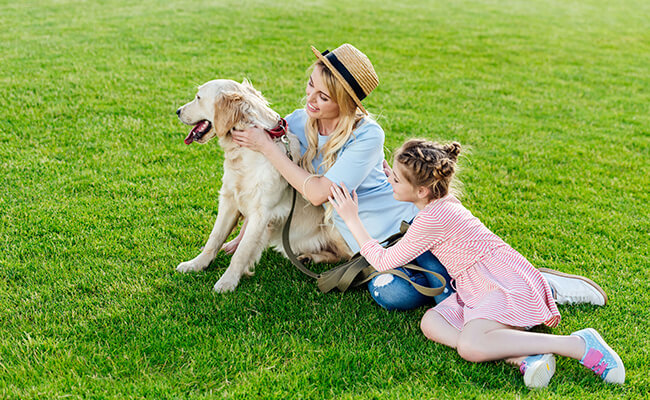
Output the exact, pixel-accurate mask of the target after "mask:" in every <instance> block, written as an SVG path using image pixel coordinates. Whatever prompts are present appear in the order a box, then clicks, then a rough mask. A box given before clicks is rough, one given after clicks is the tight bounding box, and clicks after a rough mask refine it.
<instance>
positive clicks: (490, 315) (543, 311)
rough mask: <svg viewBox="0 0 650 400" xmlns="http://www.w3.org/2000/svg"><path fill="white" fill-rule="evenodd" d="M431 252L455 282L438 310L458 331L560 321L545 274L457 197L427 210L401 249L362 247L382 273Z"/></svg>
mask: <svg viewBox="0 0 650 400" xmlns="http://www.w3.org/2000/svg"><path fill="white" fill-rule="evenodd" d="M425 251H431V252H432V253H433V254H434V255H435V256H436V257H438V259H439V260H440V262H441V263H442V264H443V265H444V266H445V268H447V271H448V272H449V276H451V278H452V284H454V283H455V289H456V290H457V293H454V294H452V295H451V296H449V297H447V298H446V299H445V300H444V301H442V302H441V303H440V304H438V305H436V306H435V307H434V310H436V311H437V312H438V313H440V314H441V315H442V316H443V317H444V318H445V319H446V320H447V321H448V322H449V323H450V324H451V325H452V326H454V327H456V328H457V329H458V330H462V329H463V326H464V325H465V324H466V323H467V322H469V321H471V320H473V319H478V318H483V319H489V320H493V321H497V322H500V323H502V324H506V325H510V326H518V327H527V326H534V325H539V324H541V323H544V324H545V325H548V326H551V327H554V326H557V324H558V323H559V322H560V313H559V312H558V310H557V306H556V305H555V301H554V300H553V296H552V294H551V288H550V287H549V286H548V283H547V282H546V280H545V279H544V277H543V276H542V274H541V273H540V272H539V271H538V270H537V269H536V268H535V267H533V266H532V265H531V264H530V263H529V262H528V260H526V259H525V258H524V257H523V256H522V255H521V254H519V253H517V252H516V251H515V250H514V249H513V248H511V247H510V246H509V245H508V244H507V243H505V242H504V241H503V240H501V238H499V237H498V236H497V235H495V234H494V233H492V232H491V231H490V230H489V229H488V228H486V227H485V225H483V223H481V221H479V219H478V218H476V217H475V216H473V215H472V213H471V212H470V211H469V210H468V209H466V208H465V207H463V205H462V204H461V203H460V201H458V199H456V198H455V197H454V196H452V195H447V196H445V197H443V198H441V199H437V200H434V201H432V202H431V203H429V204H428V205H427V206H426V207H425V208H424V209H422V210H421V211H420V212H419V213H418V215H417V217H416V218H415V220H414V221H413V224H412V225H411V227H410V228H409V230H408V231H407V232H406V234H405V235H404V237H403V238H402V239H401V240H400V241H399V242H398V243H397V244H396V245H394V246H392V247H390V248H388V249H384V248H383V247H381V246H380V245H379V243H377V241H376V240H369V241H367V242H366V243H364V244H363V246H361V254H362V255H363V256H364V257H365V258H366V259H367V260H368V262H369V263H370V264H371V265H372V266H374V267H375V268H376V269H377V270H378V271H386V270H389V269H392V268H397V267H400V266H403V265H404V264H407V263H409V262H411V261H412V260H413V259H415V258H416V257H417V256H419V255H421V254H422V253H424V252H425Z"/></svg>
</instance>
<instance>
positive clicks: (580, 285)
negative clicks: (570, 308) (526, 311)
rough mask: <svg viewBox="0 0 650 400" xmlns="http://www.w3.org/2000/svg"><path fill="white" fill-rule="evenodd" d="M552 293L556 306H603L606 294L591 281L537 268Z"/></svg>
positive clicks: (582, 277)
mask: <svg viewBox="0 0 650 400" xmlns="http://www.w3.org/2000/svg"><path fill="white" fill-rule="evenodd" d="M538 269H539V272H541V273H542V276H544V279H546V281H547V282H548V284H549V286H550V287H551V289H552V291H553V298H554V299H555V302H556V303H558V304H593V305H596V306H604V305H605V304H606V303H607V294H606V293H605V291H604V290H603V289H602V288H601V287H600V286H598V284H597V283H596V282H594V281H592V280H591V279H588V278H585V277H584V276H580V275H571V274H565V273H564V272H560V271H556V270H554V269H550V268H538Z"/></svg>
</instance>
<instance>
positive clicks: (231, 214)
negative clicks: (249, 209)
mask: <svg viewBox="0 0 650 400" xmlns="http://www.w3.org/2000/svg"><path fill="white" fill-rule="evenodd" d="M239 216H240V213H239V210H238V209H237V208H236V207H234V204H233V202H231V201H227V200H225V198H221V199H220V201H219V213H218V214H217V220H216V222H215V223H214V227H213V228H212V232H210V237H209V238H208V242H207V243H206V244H205V247H204V248H203V251H202V252H201V254H199V255H198V256H196V257H195V258H194V259H192V260H190V261H185V262H182V263H180V264H178V267H176V270H177V271H180V272H189V271H203V270H204V269H206V268H207V267H208V266H209V265H210V263H211V262H212V260H214V258H215V257H216V255H217V252H218V251H219V249H220V248H221V245H222V244H223V242H225V241H226V239H227V238H228V235H230V232H232V230H233V228H234V227H235V224H237V221H238V220H239Z"/></svg>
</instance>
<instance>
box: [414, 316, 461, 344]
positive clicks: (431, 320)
mask: <svg viewBox="0 0 650 400" xmlns="http://www.w3.org/2000/svg"><path fill="white" fill-rule="evenodd" d="M420 329H421V330H422V333H424V336H426V337H427V338H429V339H430V340H433V341H434V342H436V343H440V344H444V345H445V346H449V347H451V348H453V349H455V348H456V345H457V343H458V336H459V335H460V331H459V330H458V329H456V328H455V327H454V326H453V325H451V324H450V323H449V322H447V320H446V319H445V318H444V317H443V316H442V315H440V313H438V312H437V311H436V310H434V309H433V308H432V309H430V310H429V311H427V312H426V313H425V314H424V316H423V317H422V321H420Z"/></svg>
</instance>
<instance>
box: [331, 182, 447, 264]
mask: <svg viewBox="0 0 650 400" xmlns="http://www.w3.org/2000/svg"><path fill="white" fill-rule="evenodd" d="M331 191H332V195H331V196H330V199H329V200H330V204H332V206H333V207H334V209H335V210H336V212H337V213H338V214H339V216H340V217H341V218H342V219H343V221H344V222H345V224H346V225H347V226H348V228H350V232H351V233H352V235H353V236H354V238H355V240H356V241H357V243H358V244H359V247H360V248H361V254H362V255H363V256H364V257H365V258H366V260H368V262H369V263H370V264H371V265H372V266H373V267H375V269H376V270H377V271H386V270H389V269H393V268H398V267H402V266H404V265H405V264H407V263H409V262H411V261H413V260H414V259H415V258H416V257H418V256H420V255H421V254H423V253H424V252H425V251H429V250H431V249H432V248H433V247H434V246H435V245H436V244H438V243H440V242H442V240H443V235H442V230H441V229H439V227H438V226H437V225H436V224H435V223H434V222H433V221H432V218H428V216H424V215H421V216H420V217H419V218H417V219H416V220H415V221H414V222H413V224H412V225H411V227H410V228H409V230H408V231H407V232H406V234H405V235H404V237H403V238H402V239H401V240H400V241H399V242H397V244H395V245H394V246H391V247H389V248H387V249H384V248H383V247H381V245H380V244H379V243H378V242H377V240H375V239H373V238H372V237H371V236H370V235H369V234H368V232H367V231H366V229H365V227H364V226H363V223H362V222H361V219H360V218H359V211H358V210H359V208H358V203H357V197H356V193H353V194H352V195H350V193H349V192H348V191H347V189H346V188H345V185H342V188H339V187H338V186H336V185H332V188H331Z"/></svg>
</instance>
